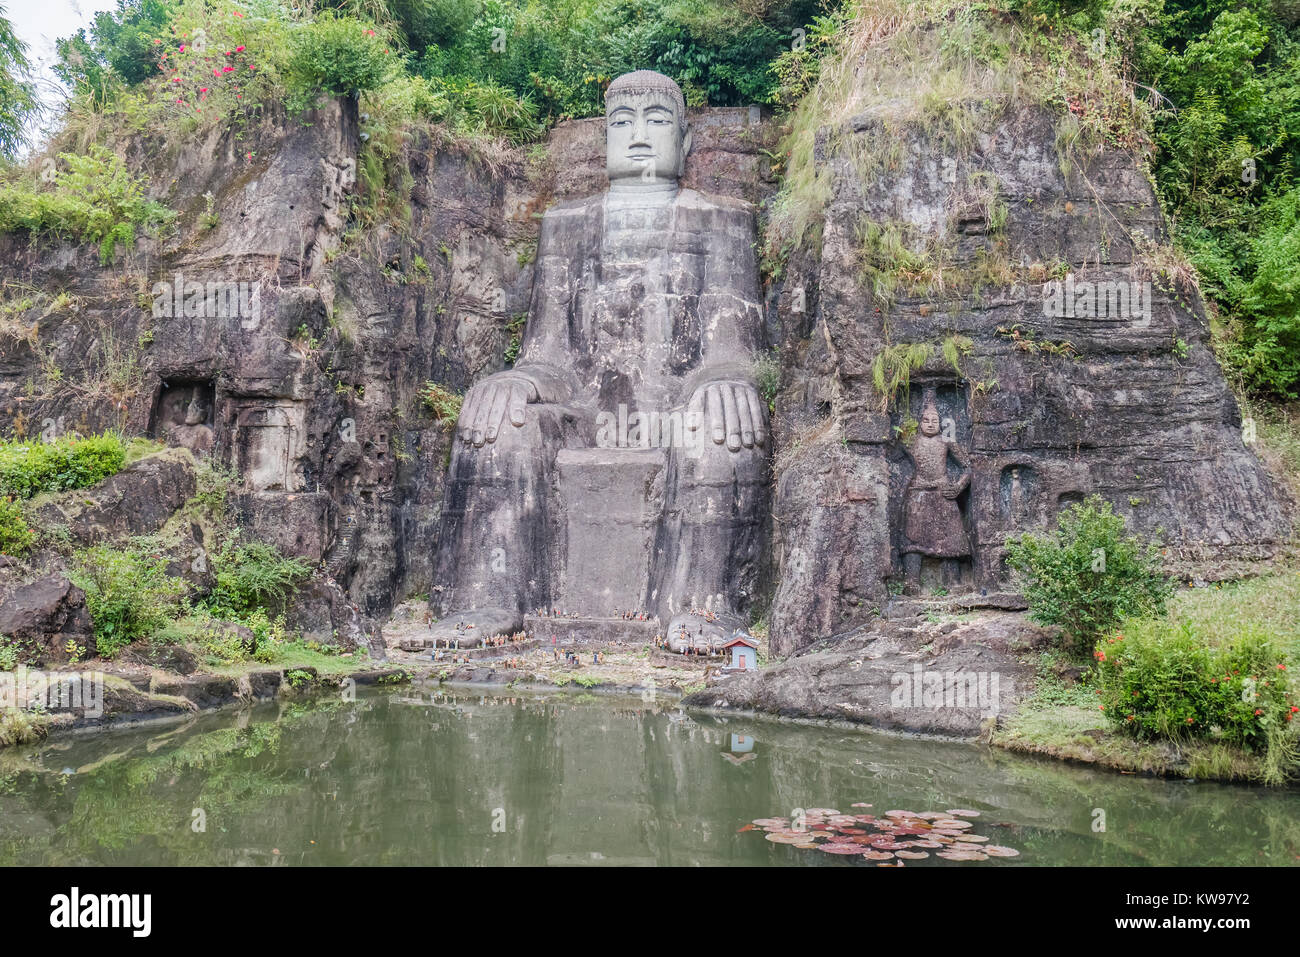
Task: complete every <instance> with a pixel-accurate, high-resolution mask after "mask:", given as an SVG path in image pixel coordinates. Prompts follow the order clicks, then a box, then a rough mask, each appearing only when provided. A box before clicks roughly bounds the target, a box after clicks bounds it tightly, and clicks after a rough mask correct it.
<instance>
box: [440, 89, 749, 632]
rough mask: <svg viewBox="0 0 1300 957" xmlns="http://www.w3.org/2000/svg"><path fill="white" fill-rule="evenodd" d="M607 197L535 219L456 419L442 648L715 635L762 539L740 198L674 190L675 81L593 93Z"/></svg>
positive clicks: (729, 616) (679, 160) (678, 147)
mask: <svg viewBox="0 0 1300 957" xmlns="http://www.w3.org/2000/svg"><path fill="white" fill-rule="evenodd" d="M605 103H606V167H607V170H608V173H609V189H608V191H606V192H604V193H601V194H598V195H596V196H592V197H589V198H587V199H583V200H578V201H572V202H566V203H561V204H558V205H556V206H555V207H553V208H551V209H550V210H548V211H547V212H546V214H545V216H544V218H543V220H542V227H541V238H540V243H539V246H538V252H537V260H536V271H535V277H534V285H533V293H532V301H531V306H530V309H529V315H528V323H527V327H526V329H525V332H524V337H523V343H522V346H521V349H520V354H519V360H518V362H517V363H516V365H515V366H514V368H512V369H509V370H507V371H504V372H500V373H496V374H494V375H491V376H488V377H487V378H485V379H483V380H481V381H479V382H477V383H475V384H474V386H473V387H472V388H471V389H470V390H469V392H468V394H467V395H466V397H465V402H464V405H463V407H462V409H461V413H460V418H459V420H458V422H457V425H456V435H455V437H454V448H453V451H452V457H451V464H450V476H449V481H448V484H447V491H446V497H445V500H444V507H443V513H442V514H443V524H442V533H441V539H440V543H439V546H438V558H437V561H436V564H435V580H434V591H433V594H432V595H431V597H430V603H431V605H432V607H433V611H434V613H435V614H436V615H438V616H439V621H438V623H437V625H435V631H434V634H435V637H436V636H443V637H452V636H454V637H455V638H456V639H458V641H459V645H460V646H461V647H464V646H466V645H467V644H470V645H472V644H474V643H476V641H477V640H478V639H479V638H486V637H489V636H492V635H496V634H501V633H509V632H514V631H516V630H518V629H519V628H520V627H521V626H522V624H523V619H524V616H525V615H528V614H540V615H543V616H563V617H568V618H591V619H603V618H608V619H614V618H618V617H620V616H621V617H623V618H627V617H635V618H638V619H644V620H646V621H652V622H655V623H656V626H657V629H658V630H659V631H660V632H661V633H662V634H664V635H665V636H666V638H667V639H668V641H669V643H670V644H671V645H672V646H673V647H676V648H677V649H678V650H681V649H682V648H683V647H684V646H687V645H691V646H694V647H695V648H696V649H699V648H701V646H702V645H703V646H706V647H712V648H716V647H718V646H720V645H721V644H722V643H723V641H725V640H728V639H729V638H730V637H731V634H732V632H733V631H734V629H736V628H738V627H741V626H743V624H744V615H745V613H746V612H747V610H748V604H749V601H750V600H751V598H752V595H753V589H754V586H755V583H756V579H757V573H758V565H759V560H760V557H761V553H762V547H763V542H762V538H763V532H764V527H765V522H764V515H765V512H766V489H767V447H768V438H767V424H766V408H765V403H764V402H763V400H762V398H761V397H760V396H759V394H758V392H757V390H756V389H755V386H754V372H753V368H754V360H755V358H756V357H757V356H758V354H759V351H760V349H761V342H762V308H761V304H760V294H759V281H758V265H757V261H756V253H755V244H756V232H755V221H754V211H753V209H752V207H750V206H749V205H748V204H746V203H743V202H740V201H738V200H732V199H727V198H722V197H714V196H705V195H702V194H700V193H698V192H696V191H694V190H691V189H683V188H681V187H680V186H679V180H680V178H681V176H682V170H683V167H684V164H685V160H686V156H687V153H688V152H689V150H690V144H691V134H690V131H689V130H688V128H687V117H686V104H685V101H684V99H683V97H682V92H681V89H680V88H679V87H678V86H677V84H676V83H675V82H673V80H672V79H670V78H669V77H666V76H663V75H662V74H659V73H654V72H651V71H637V72H634V73H628V74H625V75H624V76H621V77H619V78H618V79H616V80H615V81H614V82H612V83H611V84H610V85H609V88H608V90H607V91H606V95H605Z"/></svg>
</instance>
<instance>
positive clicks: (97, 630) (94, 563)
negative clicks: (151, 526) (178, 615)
mask: <svg viewBox="0 0 1300 957" xmlns="http://www.w3.org/2000/svg"><path fill="white" fill-rule="evenodd" d="M166 566H167V563H166V560H165V559H164V558H163V557H162V556H161V555H159V554H157V553H152V554H150V553H147V552H145V551H143V550H140V549H134V548H132V549H126V550H121V551H119V550H117V549H113V548H109V547H108V546H105V545H96V546H94V547H92V548H87V549H84V550H83V551H81V552H78V553H77V555H76V565H75V567H74V568H73V570H72V571H71V572H70V574H69V577H70V578H71V579H72V581H73V583H74V584H75V585H77V586H78V587H79V588H81V589H82V590H83V591H85V593H86V607H87V609H88V610H89V611H90V623H91V627H92V629H93V630H94V634H95V644H96V647H97V649H98V652H99V656H100V657H101V658H112V657H113V656H114V655H116V654H117V652H118V651H120V650H121V649H122V648H124V647H125V646H126V645H129V644H131V642H133V641H141V640H144V639H148V638H151V637H152V636H153V635H154V634H156V633H157V632H158V631H159V630H160V629H161V628H162V627H163V626H164V625H166V624H167V621H168V619H169V618H170V617H171V615H172V614H173V613H174V612H175V611H176V610H177V609H178V608H179V604H180V597H181V595H182V594H183V593H184V591H185V587H186V586H185V582H184V581H183V580H182V579H179V578H173V577H171V576H170V575H168V574H167V571H166Z"/></svg>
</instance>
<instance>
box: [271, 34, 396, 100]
mask: <svg viewBox="0 0 1300 957" xmlns="http://www.w3.org/2000/svg"><path fill="white" fill-rule="evenodd" d="M391 49H392V41H391V40H390V39H387V38H385V37H384V36H383V35H382V34H381V33H380V31H379V30H377V29H376V27H375V25H374V24H373V23H367V22H365V21H362V20H356V19H352V18H350V17H340V16H336V15H335V14H334V13H332V12H330V13H326V14H323V15H321V16H318V17H317V18H316V19H315V20H314V21H312V22H311V23H308V24H305V25H303V26H302V27H300V28H299V29H298V30H297V31H296V32H295V33H294V35H293V39H292V41H291V51H290V55H289V64H288V80H289V84H290V95H291V99H293V100H294V101H295V105H299V106H305V105H307V104H308V103H309V102H310V101H311V100H312V99H314V98H315V96H316V95H317V94H319V93H324V94H326V95H327V96H352V95H355V94H358V93H361V92H363V91H365V90H373V89H376V88H378V87H380V86H382V85H383V84H384V81H385V80H387V79H388V77H389V76H390V74H391V72H392V66H393V57H392V55H391V53H390V52H389V51H390V50H391Z"/></svg>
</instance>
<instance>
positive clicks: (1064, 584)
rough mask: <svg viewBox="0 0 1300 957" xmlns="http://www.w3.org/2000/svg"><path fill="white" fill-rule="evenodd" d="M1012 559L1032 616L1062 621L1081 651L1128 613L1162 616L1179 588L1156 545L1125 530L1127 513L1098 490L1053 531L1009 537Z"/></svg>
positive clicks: (1065, 514) (1073, 647)
mask: <svg viewBox="0 0 1300 957" xmlns="http://www.w3.org/2000/svg"><path fill="white" fill-rule="evenodd" d="M1007 565H1008V566H1009V567H1011V568H1012V569H1013V570H1014V571H1016V572H1017V573H1018V575H1019V577H1020V583H1021V585H1022V587H1023V588H1024V591H1025V597H1026V599H1027V600H1028V602H1029V614H1030V617H1031V618H1033V619H1034V620H1035V621H1037V622H1040V623H1041V624H1045V625H1060V626H1061V628H1062V630H1063V631H1064V634H1065V638H1066V644H1067V647H1068V648H1069V649H1070V650H1072V651H1076V652H1078V651H1082V650H1083V649H1085V648H1087V647H1089V646H1091V645H1092V644H1094V643H1095V642H1096V640H1097V638H1099V637H1100V636H1101V635H1102V634H1103V633H1105V632H1107V631H1112V630H1114V628H1115V627H1116V626H1117V625H1118V624H1119V623H1120V621H1121V620H1122V619H1124V618H1126V617H1130V616H1137V615H1157V614H1162V613H1163V612H1164V609H1165V604H1166V602H1167V601H1168V600H1169V596H1170V595H1171V594H1172V593H1173V587H1174V586H1173V583H1172V582H1171V581H1169V579H1167V578H1166V577H1165V575H1164V574H1163V573H1162V572H1161V570H1160V562H1159V552H1158V549H1157V547H1156V546H1155V545H1153V544H1150V543H1144V542H1143V541H1141V540H1140V539H1138V538H1137V537H1136V536H1131V535H1126V534H1125V524H1124V519H1123V517H1122V516H1119V515H1115V514H1114V513H1113V512H1112V511H1111V506H1110V503H1109V502H1104V501H1102V499H1101V498H1100V497H1099V496H1096V495H1094V496H1092V497H1090V498H1089V499H1088V500H1087V501H1086V502H1084V503H1082V504H1075V505H1071V506H1070V507H1069V508H1068V509H1066V510H1065V511H1063V512H1062V513H1061V514H1060V516H1059V517H1058V519H1057V529H1056V532H1055V533H1054V534H1051V535H1045V536H1044V535H1035V534H1032V533H1025V534H1024V535H1021V536H1019V537H1018V538H1012V539H1008V540H1007Z"/></svg>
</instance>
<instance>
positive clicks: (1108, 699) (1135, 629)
mask: <svg viewBox="0 0 1300 957" xmlns="http://www.w3.org/2000/svg"><path fill="white" fill-rule="evenodd" d="M1093 656H1094V657H1095V658H1096V659H1097V667H1098V672H1099V674H1098V680H1097V687H1098V690H1099V691H1100V697H1099V700H1100V702H1101V707H1102V708H1103V710H1104V711H1105V713H1106V718H1107V719H1108V720H1109V721H1110V722H1111V723H1112V724H1114V725H1115V726H1117V727H1119V728H1122V729H1123V730H1125V731H1127V732H1128V733H1130V734H1132V735H1134V736H1136V737H1140V738H1168V739H1173V740H1178V739H1186V738H1193V737H1196V738H1209V739H1212V740H1215V741H1220V742H1224V743H1228V744H1232V745H1236V746H1237V747H1241V748H1245V749H1248V750H1252V751H1256V752H1261V753H1263V754H1265V756H1266V759H1267V760H1266V762H1265V766H1266V767H1273V768H1275V769H1283V768H1286V767H1288V766H1289V765H1291V764H1293V763H1294V760H1295V756H1294V737H1295V735H1294V727H1295V724H1294V715H1295V714H1296V712H1297V710H1300V709H1297V707H1296V705H1294V704H1293V703H1292V699H1293V697H1294V695H1293V692H1292V689H1291V683H1290V676H1289V672H1288V670H1287V662H1286V660H1285V656H1284V655H1283V654H1282V652H1281V650H1280V649H1279V648H1278V647H1277V642H1276V641H1274V640H1273V639H1272V638H1271V637H1270V635H1269V634H1268V633H1267V630H1266V629H1264V628H1262V627H1251V626H1247V629H1246V630H1245V631H1243V632H1242V633H1240V634H1239V636H1238V637H1237V638H1235V639H1234V640H1233V641H1231V642H1229V643H1227V644H1225V645H1219V646H1212V645H1210V644H1209V643H1208V642H1207V641H1206V639H1205V636H1203V635H1201V634H1199V633H1198V632H1197V630H1196V629H1195V628H1194V627H1193V626H1192V624H1191V623H1190V622H1187V621H1182V622H1170V621H1168V620H1165V619H1156V618H1142V619H1134V620H1131V621H1129V622H1126V623H1125V626H1124V629H1123V631H1121V632H1119V633H1117V634H1115V635H1112V636H1111V637H1109V638H1105V639H1103V640H1101V641H1099V642H1098V644H1097V648H1096V650H1095V651H1094V652H1093ZM1274 778H1276V771H1275V773H1274ZM1273 783H1276V780H1274V782H1273Z"/></svg>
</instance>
